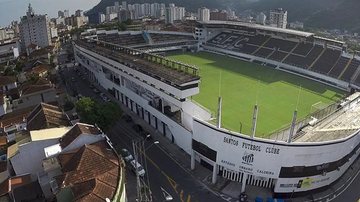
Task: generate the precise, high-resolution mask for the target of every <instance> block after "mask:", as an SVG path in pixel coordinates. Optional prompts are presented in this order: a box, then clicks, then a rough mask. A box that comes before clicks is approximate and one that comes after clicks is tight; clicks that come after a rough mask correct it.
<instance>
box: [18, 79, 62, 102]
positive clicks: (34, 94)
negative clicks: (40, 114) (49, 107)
mask: <svg viewBox="0 0 360 202" xmlns="http://www.w3.org/2000/svg"><path fill="white" fill-rule="evenodd" d="M19 92H20V98H19V99H17V100H13V106H12V107H13V109H22V108H26V107H30V106H35V105H38V104H39V103H41V102H45V103H54V102H56V100H57V99H56V91H55V88H54V85H53V84H52V83H51V82H49V81H47V80H45V79H42V78H40V79H39V80H38V81H36V82H35V83H31V82H27V83H25V84H23V85H22V86H20V89H19Z"/></svg>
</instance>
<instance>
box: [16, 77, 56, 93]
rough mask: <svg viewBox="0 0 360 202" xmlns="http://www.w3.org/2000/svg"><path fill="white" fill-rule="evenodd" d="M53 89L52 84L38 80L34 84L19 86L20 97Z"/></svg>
mask: <svg viewBox="0 0 360 202" xmlns="http://www.w3.org/2000/svg"><path fill="white" fill-rule="evenodd" d="M51 89H54V88H53V86H52V84H51V83H50V82H49V81H46V80H45V79H39V80H38V81H37V82H36V83H35V84H30V83H26V84H24V85H22V86H21V95H29V94H33V93H37V92H42V91H47V90H51Z"/></svg>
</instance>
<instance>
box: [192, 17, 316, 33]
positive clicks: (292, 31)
mask: <svg viewBox="0 0 360 202" xmlns="http://www.w3.org/2000/svg"><path fill="white" fill-rule="evenodd" d="M199 23H200V24H204V25H236V26H244V27H248V28H253V29H260V30H265V31H272V32H280V33H285V34H292V35H296V36H301V37H310V36H313V35H314V34H313V33H310V32H303V31H298V30H292V29H283V28H277V27H270V26H265V25H259V24H253V23H246V22H235V21H218V20H211V21H208V22H204V21H199Z"/></svg>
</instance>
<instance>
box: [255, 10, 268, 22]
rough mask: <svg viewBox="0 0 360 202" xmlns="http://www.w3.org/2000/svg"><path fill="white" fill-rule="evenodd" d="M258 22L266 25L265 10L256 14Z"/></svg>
mask: <svg viewBox="0 0 360 202" xmlns="http://www.w3.org/2000/svg"><path fill="white" fill-rule="evenodd" d="M256 23H258V24H261V25H265V23H266V15H265V14H264V13H263V12H261V13H260V14H259V15H257V16H256Z"/></svg>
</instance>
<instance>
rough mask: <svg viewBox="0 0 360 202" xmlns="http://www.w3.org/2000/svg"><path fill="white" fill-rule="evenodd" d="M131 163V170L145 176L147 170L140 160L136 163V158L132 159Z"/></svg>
mask: <svg viewBox="0 0 360 202" xmlns="http://www.w3.org/2000/svg"><path fill="white" fill-rule="evenodd" d="M130 165H131V170H132V171H133V172H134V173H135V174H138V175H139V176H140V177H144V175H145V170H144V168H143V167H142V166H141V165H140V163H139V162H136V163H135V160H132V161H131V162H130Z"/></svg>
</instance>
